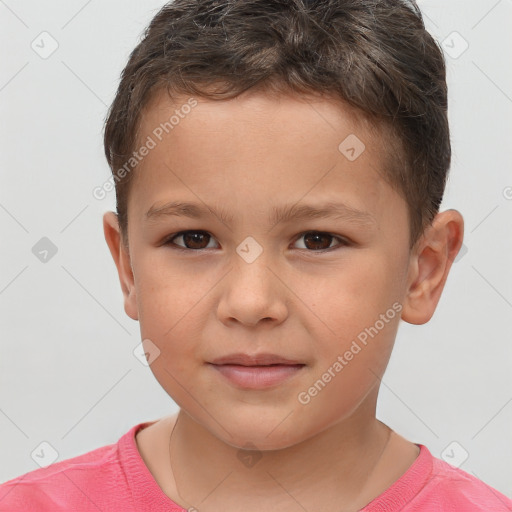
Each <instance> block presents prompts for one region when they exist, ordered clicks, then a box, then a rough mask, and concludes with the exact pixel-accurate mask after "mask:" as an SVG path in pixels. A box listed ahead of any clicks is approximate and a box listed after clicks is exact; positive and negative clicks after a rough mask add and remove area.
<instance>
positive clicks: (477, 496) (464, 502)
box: [420, 455, 512, 512]
mask: <svg viewBox="0 0 512 512" xmlns="http://www.w3.org/2000/svg"><path fill="white" fill-rule="evenodd" d="M430 457H431V458H432V473H431V476H430V478H429V479H428V480H427V482H426V485H425V487H424V488H423V490H422V493H420V494H424V495H425V496H426V497H429V498H428V499H431V500H433V501H435V502H436V503H438V504H439V505H440V506H441V507H442V508H440V509H439V510H471V511H475V512H476V511H489V510H493V511H496V512H498V511H512V500H511V499H510V498H508V497H507V496H505V495H504V494H502V493H500V492H499V491H497V490H496V489H494V488H493V487H491V486H490V485H488V484H486V483H485V482H483V481H482V480H480V479H478V478H477V477H476V476H474V475H471V474H469V473H467V472H466V471H464V470H462V469H460V468H456V467H454V466H451V465H450V464H448V463H447V462H445V461H443V460H441V459H438V458H436V457H433V456H432V455H430Z"/></svg>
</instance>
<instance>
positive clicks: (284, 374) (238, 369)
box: [212, 364, 304, 389]
mask: <svg viewBox="0 0 512 512" xmlns="http://www.w3.org/2000/svg"><path fill="white" fill-rule="evenodd" d="M212 366H213V367H214V368H215V369H216V370H217V371H218V372H219V373H221V374H222V375H223V376H224V377H225V378H226V379H228V380H229V381H230V382H231V383H232V384H234V385H236V386H239V387H241V388H246V389H264V388H269V387H272V386H276V385H277V384H281V383H282V382H284V381H285V380H287V379H289V378H290V377H292V376H294V375H297V374H298V373H299V372H300V370H301V369H302V368H304V365H303V364H295V365H284V364H279V365H277V364H276V365H272V366H242V365H238V364H219V365H217V364H212Z"/></svg>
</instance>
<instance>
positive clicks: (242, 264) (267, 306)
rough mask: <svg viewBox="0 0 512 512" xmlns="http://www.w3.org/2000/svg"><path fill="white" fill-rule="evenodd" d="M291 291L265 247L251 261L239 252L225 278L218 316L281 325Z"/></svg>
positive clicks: (247, 323) (246, 322) (251, 324)
mask: <svg viewBox="0 0 512 512" xmlns="http://www.w3.org/2000/svg"><path fill="white" fill-rule="evenodd" d="M288 293H289V292H288V288H287V287H286V286H285V285H284V284H283V282H282V278H281V279H280V278H279V272H278V271H277V270H276V265H273V264H272V262H271V261H269V258H268V257H267V255H266V254H265V251H264V252H263V253H262V254H260V256H258V257H257V258H256V259H255V260H254V261H252V262H251V263H249V262H247V261H245V260H244V259H243V258H242V257H240V256H239V255H238V254H235V255H234V257H233V266H232V269H231V271H230V272H229V273H228V275H227V276H226V278H225V279H223V281H222V285H221V298H220V301H219V305H218V312H217V313H218V317H219V319H220V320H221V321H222V322H223V323H226V324H229V323H233V322H239V323H240V324H243V325H245V326H249V327H255V326H256V325H258V324H259V323H264V324H269V325H278V324H280V323H281V322H283V321H284V320H285V318H286V317H287V315H288V307H287V296H288V295H287V294H288Z"/></svg>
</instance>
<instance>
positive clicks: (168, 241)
mask: <svg viewBox="0 0 512 512" xmlns="http://www.w3.org/2000/svg"><path fill="white" fill-rule="evenodd" d="M189 233H201V234H203V235H208V236H210V237H211V238H214V237H213V236H212V235H211V234H210V233H208V232H207V231H202V230H193V229H191V230H186V231H179V232H178V233H174V234H172V235H170V236H169V237H167V238H166V239H165V240H164V241H163V243H162V245H166V246H169V247H171V248H172V249H173V250H177V251H181V252H203V251H208V250H210V249H211V248H209V249H189V248H187V247H181V246H179V245H176V244H175V243H174V242H172V240H174V239H175V238H179V237H180V236H183V235H186V234H189ZM309 234H316V235H327V236H330V237H332V238H334V239H336V240H338V242H339V244H338V245H336V246H334V247H329V248H327V249H319V250H316V251H315V250H308V249H302V248H301V249H299V250H301V251H306V252H308V253H313V254H316V253H321V254H323V253H326V252H329V251H333V250H336V249H339V248H342V247H349V246H350V245H351V242H349V241H348V240H347V239H345V238H343V237H340V236H338V235H334V234H333V233H328V232H326V231H314V230H313V231H312V230H310V231H304V232H302V233H300V234H299V235H298V237H297V238H296V239H295V242H297V241H298V240H300V239H301V238H302V237H303V236H304V235H309ZM295 242H294V243H295Z"/></svg>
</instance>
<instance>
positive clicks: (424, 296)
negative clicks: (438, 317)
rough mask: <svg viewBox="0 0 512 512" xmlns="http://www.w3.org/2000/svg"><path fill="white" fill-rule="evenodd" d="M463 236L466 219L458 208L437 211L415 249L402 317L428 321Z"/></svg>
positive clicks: (409, 320)
mask: <svg viewBox="0 0 512 512" xmlns="http://www.w3.org/2000/svg"><path fill="white" fill-rule="evenodd" d="M463 238H464V219H463V218H462V215H461V214H460V213H459V212H458V211H457V210H446V211H445V212H442V213H438V214H437V215H436V216H435V218H434V220H433V221H432V224H431V225H430V226H429V227H428V228H427V229H426V230H425V233H424V234H423V235H422V236H421V238H420V239H419V241H418V243H417V244H416V246H415V248H414V249H413V251H412V254H411V257H410V263H409V273H408V277H407V283H408V285H407V290H406V295H405V298H404V301H403V309H402V319H403V320H404V321H406V322H408V323H410V324H424V323H426V322H428V321H429V320H430V319H431V318H432V315H433V314H434V311H435V309H436V306H437V303H438V302H439V299H440V298H441V293H442V291H443V288H444V285H445V283H446V279H447V277H448V273H449V271H450V268H451V266H452V263H453V260H454V259H455V257H456V256H457V254H458V253H459V250H460V248H461V246H462V240H463Z"/></svg>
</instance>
